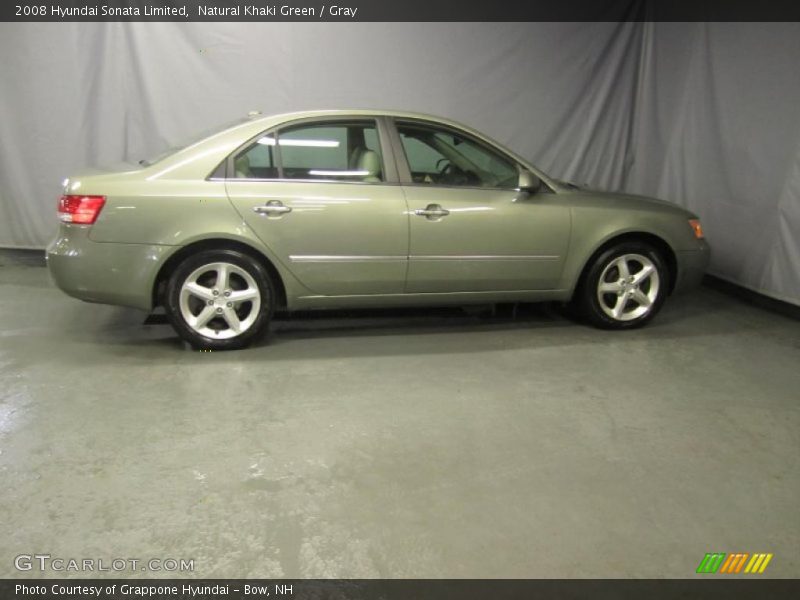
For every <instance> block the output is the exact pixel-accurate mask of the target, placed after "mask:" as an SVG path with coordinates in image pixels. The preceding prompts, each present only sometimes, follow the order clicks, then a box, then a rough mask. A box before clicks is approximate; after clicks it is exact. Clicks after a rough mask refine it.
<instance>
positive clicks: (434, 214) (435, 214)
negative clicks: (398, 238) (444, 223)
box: [414, 204, 450, 219]
mask: <svg viewBox="0 0 800 600" xmlns="http://www.w3.org/2000/svg"><path fill="white" fill-rule="evenodd" d="M414 214H415V215H417V216H418V217H427V218H428V219H440V218H442V217H446V216H447V215H449V214H450V211H449V210H447V209H446V208H442V207H441V206H439V205H438V204H428V206H426V207H425V208H418V209H417V210H415V211H414Z"/></svg>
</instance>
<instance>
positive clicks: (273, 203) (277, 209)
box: [253, 200, 292, 217]
mask: <svg viewBox="0 0 800 600" xmlns="http://www.w3.org/2000/svg"><path fill="white" fill-rule="evenodd" d="M253 212H254V213H257V214H259V215H267V216H268V217H271V216H274V215H282V214H286V213H290V212H292V207H291V206H284V204H283V202H281V201H280V200H270V201H269V202H267V203H266V204H264V205H262V206H254V207H253Z"/></svg>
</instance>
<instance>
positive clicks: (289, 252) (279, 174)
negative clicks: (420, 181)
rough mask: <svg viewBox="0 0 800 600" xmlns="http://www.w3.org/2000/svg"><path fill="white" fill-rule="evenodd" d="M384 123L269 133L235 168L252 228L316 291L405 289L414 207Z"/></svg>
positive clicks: (240, 206) (359, 121)
mask: <svg viewBox="0 0 800 600" xmlns="http://www.w3.org/2000/svg"><path fill="white" fill-rule="evenodd" d="M397 183H398V181H397V173H396V168H395V166H394V160H393V158H392V156H391V149H390V147H389V145H388V142H387V140H386V133H385V126H384V121H383V120H382V119H376V118H372V117H369V118H366V117H365V118H352V117H349V118H321V119H313V120H303V121H300V122H294V123H291V124H289V125H286V126H282V127H281V128H279V129H277V130H273V131H269V132H265V133H264V134H263V135H261V136H259V137H258V138H257V139H255V140H252V141H251V143H249V144H248V145H247V146H246V147H245V148H243V149H242V150H241V151H239V152H238V153H236V154H235V156H233V157H232V158H231V159H230V161H229V163H228V178H227V180H226V187H227V192H228V196H229V197H230V199H231V201H232V202H233V204H234V205H235V207H236V209H237V210H238V212H239V214H240V215H241V216H242V218H243V219H244V221H245V223H246V224H247V225H248V226H249V227H250V228H251V229H252V230H253V231H254V232H255V233H256V235H257V236H258V237H259V238H260V239H261V241H262V242H263V243H264V244H266V245H267V246H268V247H269V248H270V249H271V250H272V252H273V253H274V254H275V255H277V256H278V257H279V259H280V260H281V261H282V262H283V264H284V265H285V266H286V267H287V268H289V270H290V271H292V273H293V274H294V275H295V276H296V277H297V278H298V279H299V280H300V282H301V283H302V284H303V285H304V286H306V287H307V288H308V289H309V290H311V291H312V292H313V293H315V294H319V295H331V296H337V295H373V294H393V293H402V291H403V288H404V283H405V277H406V265H407V256H408V207H407V205H406V202H405V199H404V196H403V192H402V189H401V187H400V186H399V185H398V184H397Z"/></svg>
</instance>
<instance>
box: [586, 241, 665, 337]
mask: <svg viewBox="0 0 800 600" xmlns="http://www.w3.org/2000/svg"><path fill="white" fill-rule="evenodd" d="M668 289H669V271H668V270H667V269H666V267H665V265H664V260H663V259H662V257H661V255H660V254H659V252H658V251H657V250H656V249H655V248H653V247H652V246H650V245H649V244H645V243H624V244H619V245H617V246H614V247H612V248H609V249H608V250H606V251H604V252H602V253H601V254H600V255H599V256H597V257H596V258H595V260H594V261H593V262H592V264H591V265H590V266H589V270H588V271H587V272H586V276H585V278H584V280H583V281H582V282H581V285H580V286H579V288H578V291H577V293H576V298H575V302H576V304H577V305H578V309H579V311H580V313H581V314H582V315H583V316H584V317H586V318H587V319H588V320H589V322H590V323H592V324H593V325H596V326H597V327H602V328H604V329H633V328H635V327H640V326H642V325H644V324H645V323H647V322H648V321H649V320H650V319H652V318H653V317H654V316H655V315H656V313H657V312H658V311H659V310H660V309H661V306H662V305H663V304H664V300H665V298H666V295H667V290H668Z"/></svg>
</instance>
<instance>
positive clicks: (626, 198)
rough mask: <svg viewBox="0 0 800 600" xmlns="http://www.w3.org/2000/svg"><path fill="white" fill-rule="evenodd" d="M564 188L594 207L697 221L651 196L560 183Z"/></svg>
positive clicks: (669, 204) (679, 209)
mask: <svg viewBox="0 0 800 600" xmlns="http://www.w3.org/2000/svg"><path fill="white" fill-rule="evenodd" d="M559 183H560V184H561V185H562V186H563V191H564V192H566V193H567V194H575V195H576V196H579V197H580V198H581V201H582V202H584V203H586V204H591V205H594V206H605V207H608V208H616V209H623V210H655V211H657V212H666V213H672V214H676V215H681V216H685V217H686V218H687V219H696V218H697V215H695V214H694V213H692V212H691V211H689V210H687V209H685V208H683V207H682V206H678V205H677V204H673V203H672V202H667V201H666V200H659V199H658V198H652V197H650V196H640V195H637V194H626V193H623V192H607V191H604V190H598V189H594V188H591V187H588V186H578V185H575V184H574V183H566V182H563V181H560V182H559Z"/></svg>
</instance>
